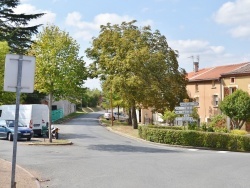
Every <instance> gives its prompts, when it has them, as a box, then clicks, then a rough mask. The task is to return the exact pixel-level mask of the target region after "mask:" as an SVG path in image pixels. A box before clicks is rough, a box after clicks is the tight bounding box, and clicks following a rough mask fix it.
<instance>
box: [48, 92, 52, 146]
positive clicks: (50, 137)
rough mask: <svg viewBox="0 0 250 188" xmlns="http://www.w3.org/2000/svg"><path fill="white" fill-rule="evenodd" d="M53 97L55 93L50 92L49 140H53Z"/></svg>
mask: <svg viewBox="0 0 250 188" xmlns="http://www.w3.org/2000/svg"><path fill="white" fill-rule="evenodd" d="M52 98H53V94H52V93H49V142H50V143H51V142H52V134H51V124H52Z"/></svg>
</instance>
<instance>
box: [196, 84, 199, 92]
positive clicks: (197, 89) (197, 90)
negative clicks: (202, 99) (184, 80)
mask: <svg viewBox="0 0 250 188" xmlns="http://www.w3.org/2000/svg"><path fill="white" fill-rule="evenodd" d="M195 92H199V85H198V84H195Z"/></svg>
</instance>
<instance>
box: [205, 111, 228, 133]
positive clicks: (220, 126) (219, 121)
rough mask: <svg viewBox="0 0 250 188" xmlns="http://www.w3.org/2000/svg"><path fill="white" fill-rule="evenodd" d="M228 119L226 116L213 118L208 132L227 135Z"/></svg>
mask: <svg viewBox="0 0 250 188" xmlns="http://www.w3.org/2000/svg"><path fill="white" fill-rule="evenodd" d="M226 122H227V121H226V117H225V116H224V115H216V116H214V117H212V118H211V122H209V123H208V127H207V131H208V132H221V133H227V132H228V130H227V124H226Z"/></svg>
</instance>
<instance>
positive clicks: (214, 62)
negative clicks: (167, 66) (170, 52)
mask: <svg viewBox="0 0 250 188" xmlns="http://www.w3.org/2000/svg"><path fill="white" fill-rule="evenodd" d="M168 43H169V46H170V47H171V48H172V49H174V50H177V51H178V52H179V58H178V62H179V65H180V67H182V68H184V69H186V71H187V72H190V71H192V69H193V64H192V62H193V60H197V57H198V56H199V59H200V61H199V62H200V68H205V67H212V66H218V65H223V64H230V63H235V62H241V61H243V59H239V58H237V57H234V56H233V55H232V54H229V53H226V52H225V48H224V47H223V46H215V45H211V44H210V43H209V42H208V41H203V40H190V39H189V40H177V41H169V42H168ZM191 57H193V58H194V59H193V58H191Z"/></svg>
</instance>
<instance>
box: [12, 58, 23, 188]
mask: <svg viewBox="0 0 250 188" xmlns="http://www.w3.org/2000/svg"><path fill="white" fill-rule="evenodd" d="M22 66H23V55H19V59H18V71H17V87H16V115H15V128H14V138H13V155H12V172H11V188H16V182H15V174H16V153H17V134H18V120H19V104H20V95H21V81H22Z"/></svg>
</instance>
